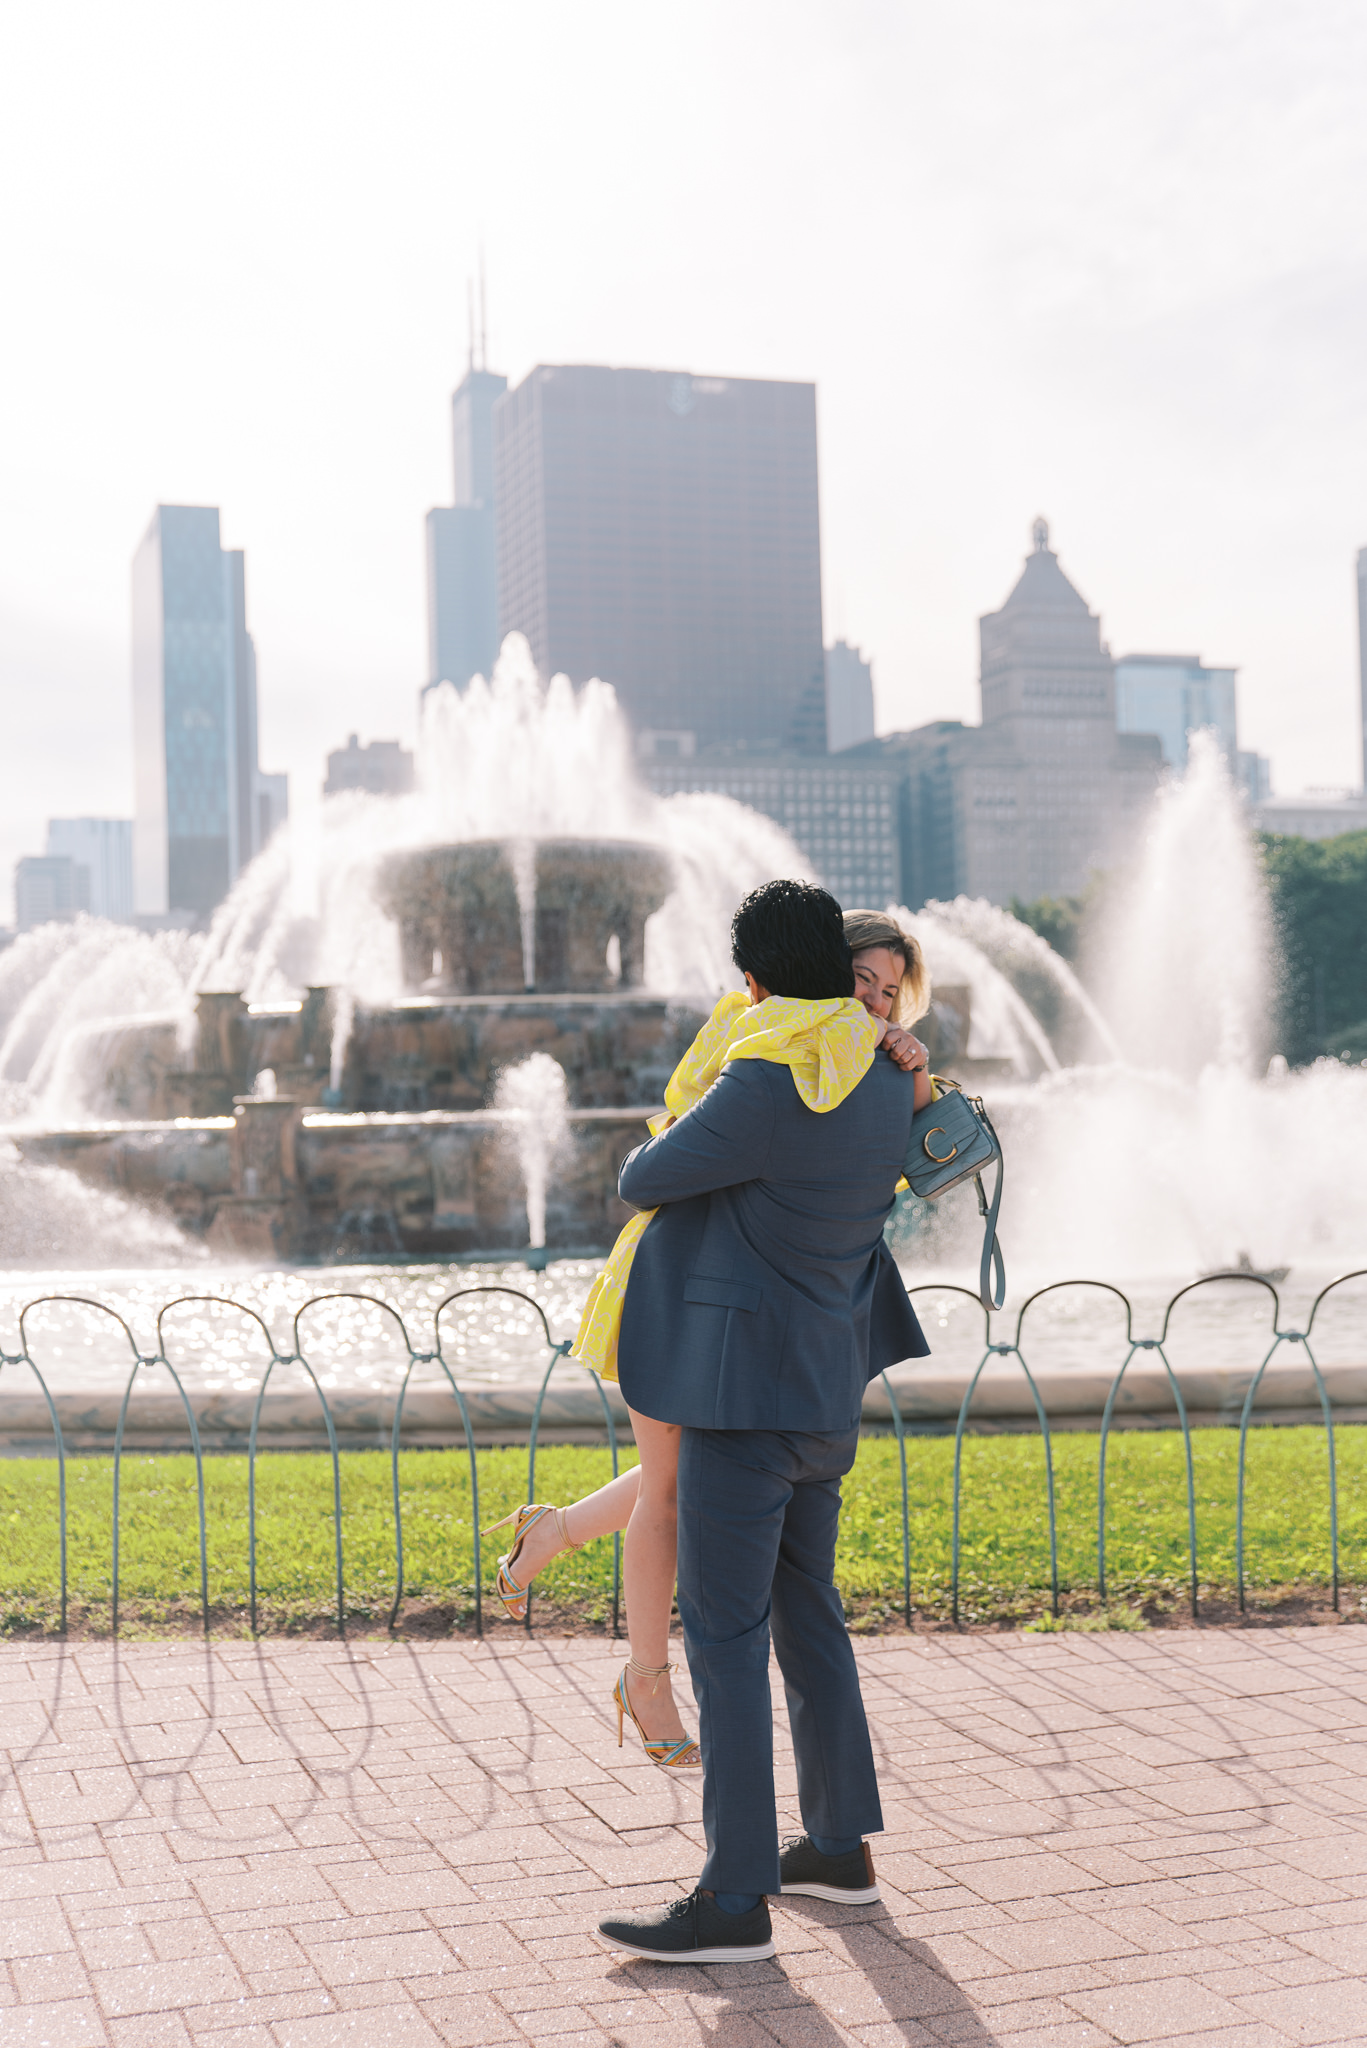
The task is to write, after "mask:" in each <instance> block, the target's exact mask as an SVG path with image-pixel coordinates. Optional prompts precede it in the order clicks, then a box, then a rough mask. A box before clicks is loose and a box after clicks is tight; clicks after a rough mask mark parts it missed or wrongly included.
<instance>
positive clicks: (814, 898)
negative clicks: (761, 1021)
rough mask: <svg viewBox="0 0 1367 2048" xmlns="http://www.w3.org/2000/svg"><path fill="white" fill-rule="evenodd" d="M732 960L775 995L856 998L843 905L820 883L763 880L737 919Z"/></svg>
mask: <svg viewBox="0 0 1367 2048" xmlns="http://www.w3.org/2000/svg"><path fill="white" fill-rule="evenodd" d="M731 958H732V959H733V960H734V961H735V963H736V965H737V967H739V969H740V971H741V973H742V974H753V975H754V977H755V980H756V981H757V982H758V983H759V985H760V987H761V988H764V989H768V991H769V993H770V995H771V996H805V997H806V998H807V1000H808V1001H809V1002H815V1001H818V1000H819V999H821V998H822V997H825V996H852V995H853V994H854V961H853V957H852V955H851V953H850V948H849V944H848V942H847V940H846V938H845V924H844V920H843V918H842V916H841V914H840V905H839V904H838V903H837V902H836V900H835V898H834V896H832V895H831V894H830V893H829V892H828V891H827V890H825V889H818V887H817V886H816V883H815V882H792V881H787V880H782V881H777V882H762V883H761V884H760V886H759V888H758V889H752V890H751V891H750V894H749V895H748V896H747V897H746V899H745V901H744V902H743V903H742V904H741V906H740V908H739V910H737V912H736V914H735V916H734V917H733V918H732V920H731Z"/></svg>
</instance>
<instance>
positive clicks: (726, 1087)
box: [617, 1060, 792, 1209]
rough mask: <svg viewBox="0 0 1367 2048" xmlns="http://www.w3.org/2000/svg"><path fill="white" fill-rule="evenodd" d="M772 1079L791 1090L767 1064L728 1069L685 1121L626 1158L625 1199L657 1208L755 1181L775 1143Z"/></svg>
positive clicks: (783, 1075)
mask: <svg viewBox="0 0 1367 2048" xmlns="http://www.w3.org/2000/svg"><path fill="white" fill-rule="evenodd" d="M775 1074H777V1076H778V1078H779V1080H780V1081H781V1082H786V1083H787V1084H788V1086H790V1087H791V1085H792V1081H791V1077H790V1076H789V1075H788V1073H787V1072H786V1070H784V1069H775V1068H771V1067H766V1066H765V1063H764V1062H763V1061H762V1060H740V1061H733V1062H731V1063H730V1064H729V1065H727V1066H725V1067H723V1069H722V1071H721V1075H720V1077H719V1078H718V1079H717V1080H716V1081H714V1082H713V1084H712V1086H711V1087H710V1088H709V1089H708V1091H707V1093H706V1095H704V1097H703V1099H702V1101H701V1102H699V1103H697V1104H695V1106H694V1107H693V1108H692V1109H690V1110H689V1111H688V1113H687V1115H686V1116H682V1117H680V1119H679V1121H678V1123H676V1124H671V1126H670V1128H669V1129H668V1130H667V1131H662V1132H661V1134H660V1136H659V1137H658V1138H651V1139H650V1140H649V1141H648V1143H646V1144H644V1145H638V1146H637V1147H636V1150H635V1151H634V1152H631V1153H628V1155H627V1157H626V1159H625V1160H624V1161H623V1163H622V1171H621V1173H620V1174H619V1176H618V1180H617V1188H618V1192H619V1194H620V1195H621V1197H622V1200H623V1201H624V1202H631V1203H632V1204H633V1205H634V1206H635V1207H636V1208H638V1209H658V1208H660V1207H661V1205H662V1204H663V1203H665V1202H686V1201H688V1200H689V1198H690V1197H691V1196H693V1195H709V1194H711V1193H712V1192H713V1190H714V1189H716V1188H731V1187H736V1186H738V1185H739V1184H740V1182H742V1181H747V1180H757V1179H758V1178H759V1176H760V1175H761V1174H762V1173H763V1171H764V1169H765V1166H766V1164H767V1162H768V1158H769V1148H770V1144H771V1141H772V1138H773V1129H774V1097H773V1076H774V1075H775Z"/></svg>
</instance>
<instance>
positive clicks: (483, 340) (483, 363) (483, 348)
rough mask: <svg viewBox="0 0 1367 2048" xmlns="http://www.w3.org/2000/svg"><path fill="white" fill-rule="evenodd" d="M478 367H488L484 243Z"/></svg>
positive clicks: (480, 257) (480, 269)
mask: <svg viewBox="0 0 1367 2048" xmlns="http://www.w3.org/2000/svg"><path fill="white" fill-rule="evenodd" d="M479 367H480V368H481V370H487V369H488V367H489V300H488V296H487V294H486V291H485V286H484V244H483V242H481V243H480V245H479Z"/></svg>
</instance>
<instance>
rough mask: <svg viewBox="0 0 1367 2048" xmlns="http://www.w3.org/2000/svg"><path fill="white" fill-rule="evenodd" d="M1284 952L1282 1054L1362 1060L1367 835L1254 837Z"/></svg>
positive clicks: (1366, 1032)
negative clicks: (1260, 855) (1259, 847)
mask: <svg viewBox="0 0 1367 2048" xmlns="http://www.w3.org/2000/svg"><path fill="white" fill-rule="evenodd" d="M1259 839H1260V842H1261V848H1262V864H1263V873H1264V874H1265V875H1266V877H1267V885H1268V892H1269V895H1270V897H1271V901H1272V914H1273V918H1274V920H1275V923H1276V929H1277V937H1278V940H1279V942H1280V946H1281V954H1282V965H1283V975H1282V988H1281V1000H1280V1005H1279V1008H1280V1018H1279V1022H1280V1027H1281V1035H1282V1043H1281V1050H1282V1051H1283V1052H1284V1053H1285V1055H1286V1057H1287V1058H1288V1059H1289V1060H1290V1061H1291V1062H1292V1064H1293V1065H1304V1064H1305V1063H1306V1062H1307V1061H1309V1060H1313V1059H1316V1058H1318V1057H1319V1056H1321V1055H1322V1054H1325V1053H1329V1054H1332V1055H1334V1056H1335V1057H1341V1056H1343V1055H1345V1054H1346V1055H1347V1056H1348V1057H1349V1058H1350V1059H1354V1060H1358V1059H1362V1058H1364V1057H1367V832H1343V833H1340V835H1339V836H1338V838H1336V839H1295V838H1292V837H1291V836H1290V835H1289V834H1285V833H1279V832H1263V833H1260V834H1259Z"/></svg>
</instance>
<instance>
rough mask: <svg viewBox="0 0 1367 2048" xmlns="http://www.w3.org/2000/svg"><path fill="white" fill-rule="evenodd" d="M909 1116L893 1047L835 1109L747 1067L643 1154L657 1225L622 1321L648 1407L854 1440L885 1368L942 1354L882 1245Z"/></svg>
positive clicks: (666, 1415) (646, 1195) (627, 1166)
mask: <svg viewBox="0 0 1367 2048" xmlns="http://www.w3.org/2000/svg"><path fill="white" fill-rule="evenodd" d="M911 1116H912V1079H911V1076H910V1075H909V1074H904V1073H903V1072H902V1071H901V1069H900V1068H898V1067H896V1066H894V1065H893V1063H892V1061H891V1060H890V1059H889V1058H888V1056H887V1054H886V1053H884V1052H882V1051H879V1052H877V1053H875V1055H874V1060H873V1065H872V1066H871V1067H870V1069H869V1071H868V1073H867V1074H866V1075H865V1076H864V1078H863V1080H862V1081H861V1082H860V1083H859V1085H858V1087H857V1088H855V1089H854V1090H853V1091H852V1092H851V1093H850V1094H849V1095H848V1096H846V1098H845V1100H844V1101H843V1102H842V1103H841V1104H840V1106H839V1107H838V1108H837V1109H832V1110H826V1111H823V1112H821V1113H820V1114H818V1113H817V1112H816V1111H815V1110H811V1109H808V1108H807V1106H806V1104H805V1103H804V1102H803V1100H802V1098H801V1096H800V1095H799V1094H798V1092H797V1088H796V1086H795V1085H794V1082H793V1077H792V1074H791V1072H790V1071H789V1069H788V1068H787V1067H782V1066H777V1065H775V1064H773V1063H772V1062H770V1061H768V1060H732V1061H730V1062H729V1063H728V1064H727V1065H726V1066H725V1067H724V1068H723V1069H722V1073H721V1076H720V1078H719V1079H718V1080H717V1081H716V1082H714V1084H713V1085H712V1087H711V1088H709V1089H708V1091H707V1093H706V1095H705V1096H704V1097H703V1099H702V1101H701V1102H700V1103H698V1104H697V1106H696V1107H695V1108H693V1109H691V1110H690V1111H689V1112H688V1114H687V1115H686V1116H683V1117H681V1118H680V1119H679V1121H678V1123H676V1124H674V1125H672V1126H671V1128H670V1129H669V1130H667V1131H665V1132H663V1133H662V1135H661V1136H660V1137H658V1138H652V1139H650V1141H649V1142H648V1143H647V1144H644V1145H639V1146H637V1148H636V1150H635V1151H634V1152H632V1153H631V1154H630V1155H629V1157H628V1158H627V1160H626V1161H625V1163H624V1164H623V1167H622V1171H621V1175H620V1177H619V1181H618V1186H619V1188H620V1191H621V1194H622V1199H623V1200H624V1201H627V1202H631V1203H633V1204H634V1205H635V1207H637V1208H638V1209H658V1211H659V1213H658V1215H656V1216H654V1217H653V1218H652V1219H651V1221H650V1223H649V1225H648V1226H647V1228H646V1231H645V1235H644V1236H643V1237H642V1239H641V1242H640V1244H639V1245H638V1246H637V1248H636V1256H635V1258H634V1260H633V1261H632V1266H631V1277H630V1279H629V1281H628V1283H627V1293H626V1302H625V1304H624V1307H623V1311H622V1330H621V1338H620V1341H619V1345H618V1352H617V1369H618V1374H619V1377H620V1380H621V1387H622V1393H623V1395H624V1396H625V1398H626V1400H627V1402H628V1403H629V1404H630V1406H631V1407H632V1408H634V1409H636V1410H637V1411H638V1412H639V1413H640V1414H642V1415H651V1416H654V1417H655V1418H656V1420H657V1421H660V1422H679V1423H685V1424H688V1425H690V1426H692V1427H694V1428H700V1429H786V1430H811V1431H820V1432H839V1431H843V1430H848V1429H851V1428H853V1427H854V1425H855V1424H856V1423H857V1422H858V1420H859V1414H860V1407H861V1403H862V1401H863V1396H864V1389H865V1387H866V1386H867V1384H868V1382H869V1380H870V1379H872V1378H873V1376H874V1374H875V1373H878V1372H881V1371H882V1370H883V1368H884V1367H885V1366H888V1365H893V1364H895V1363H896V1362H897V1360H898V1359H902V1358H924V1357H925V1356H926V1354H927V1352H928V1351H929V1349H930V1346H929V1345H928V1344H927V1343H926V1340H925V1338H924V1337H923V1336H922V1334H921V1326H920V1324H919V1323H918V1322H917V1320H916V1316H915V1312H914V1311H913V1309H912V1306H911V1303H910V1301H909V1300H908V1299H907V1291H906V1288H905V1287H904V1286H903V1285H902V1279H901V1275H900V1274H899V1273H898V1271H897V1267H896V1265H895V1264H894V1263H893V1259H892V1255H891V1253H890V1252H889V1251H888V1249H887V1246H886V1245H885V1243H884V1241H883V1226H884V1224H885V1223H886V1222H887V1219H888V1214H889V1212H890V1210H891V1208H892V1200H893V1191H894V1189H895V1187H896V1184H897V1180H898V1176H899V1175H900V1174H901V1171H902V1162H903V1160H904V1158H905V1157H906V1151H907V1142H908V1139H909V1138H910V1135H911Z"/></svg>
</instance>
